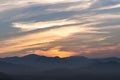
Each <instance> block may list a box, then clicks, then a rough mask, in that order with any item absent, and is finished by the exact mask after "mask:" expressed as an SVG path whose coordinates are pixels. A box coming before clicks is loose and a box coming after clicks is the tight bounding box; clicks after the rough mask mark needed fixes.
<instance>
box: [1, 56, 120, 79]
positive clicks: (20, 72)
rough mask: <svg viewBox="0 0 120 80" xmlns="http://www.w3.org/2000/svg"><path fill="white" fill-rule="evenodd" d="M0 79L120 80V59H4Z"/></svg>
mask: <svg viewBox="0 0 120 80" xmlns="http://www.w3.org/2000/svg"><path fill="white" fill-rule="evenodd" d="M0 80H120V59H119V58H103V59H88V58H86V57H69V58H63V59H61V58H59V57H54V58H49V57H44V56H37V55H27V56H24V57H10V58H1V59H0Z"/></svg>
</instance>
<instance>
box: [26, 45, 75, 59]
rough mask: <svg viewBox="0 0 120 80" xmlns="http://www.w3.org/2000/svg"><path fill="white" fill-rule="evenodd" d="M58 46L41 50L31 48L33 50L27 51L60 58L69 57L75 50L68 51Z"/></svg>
mask: <svg viewBox="0 0 120 80" xmlns="http://www.w3.org/2000/svg"><path fill="white" fill-rule="evenodd" d="M60 48H61V47H60V46H58V47H54V48H51V49H50V50H47V51H41V50H33V51H28V53H34V54H37V55H42V56H48V57H60V58H65V57H70V56H74V55H75V52H70V51H62V50H60Z"/></svg>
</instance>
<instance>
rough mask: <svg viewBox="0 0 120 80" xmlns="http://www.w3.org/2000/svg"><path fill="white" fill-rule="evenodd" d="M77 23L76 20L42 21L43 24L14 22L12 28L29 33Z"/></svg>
mask: <svg viewBox="0 0 120 80" xmlns="http://www.w3.org/2000/svg"><path fill="white" fill-rule="evenodd" d="M76 23H78V21H77V20H66V19H64V20H55V21H43V22H34V21H33V22H16V23H13V27H15V28H20V29H21V30H22V31H30V30H35V29H41V28H49V27H55V26H64V25H70V24H76Z"/></svg>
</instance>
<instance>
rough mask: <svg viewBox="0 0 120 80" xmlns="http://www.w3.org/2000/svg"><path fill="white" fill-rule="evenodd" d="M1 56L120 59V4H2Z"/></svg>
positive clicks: (112, 0)
mask: <svg viewBox="0 0 120 80" xmlns="http://www.w3.org/2000/svg"><path fill="white" fill-rule="evenodd" d="M0 7H1V10H0V56H1V57H5V56H21V55H25V54H30V53H35V54H39V55H45V56H52V57H53V56H60V57H68V56H73V55H84V56H87V57H112V56H117V57H118V56H120V55H119V52H120V50H119V49H118V48H119V47H120V45H119V43H120V38H119V35H120V33H119V32H120V27H119V26H120V12H119V10H120V1H119V0H70V1H69V0H2V1H1V2H0Z"/></svg>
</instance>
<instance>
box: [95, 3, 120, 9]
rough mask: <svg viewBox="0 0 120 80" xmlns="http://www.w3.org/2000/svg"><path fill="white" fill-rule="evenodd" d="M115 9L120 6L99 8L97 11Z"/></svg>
mask: <svg viewBox="0 0 120 80" xmlns="http://www.w3.org/2000/svg"><path fill="white" fill-rule="evenodd" d="M114 8H120V4H117V5H112V6H105V7H101V8H98V9H96V10H107V9H114Z"/></svg>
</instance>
